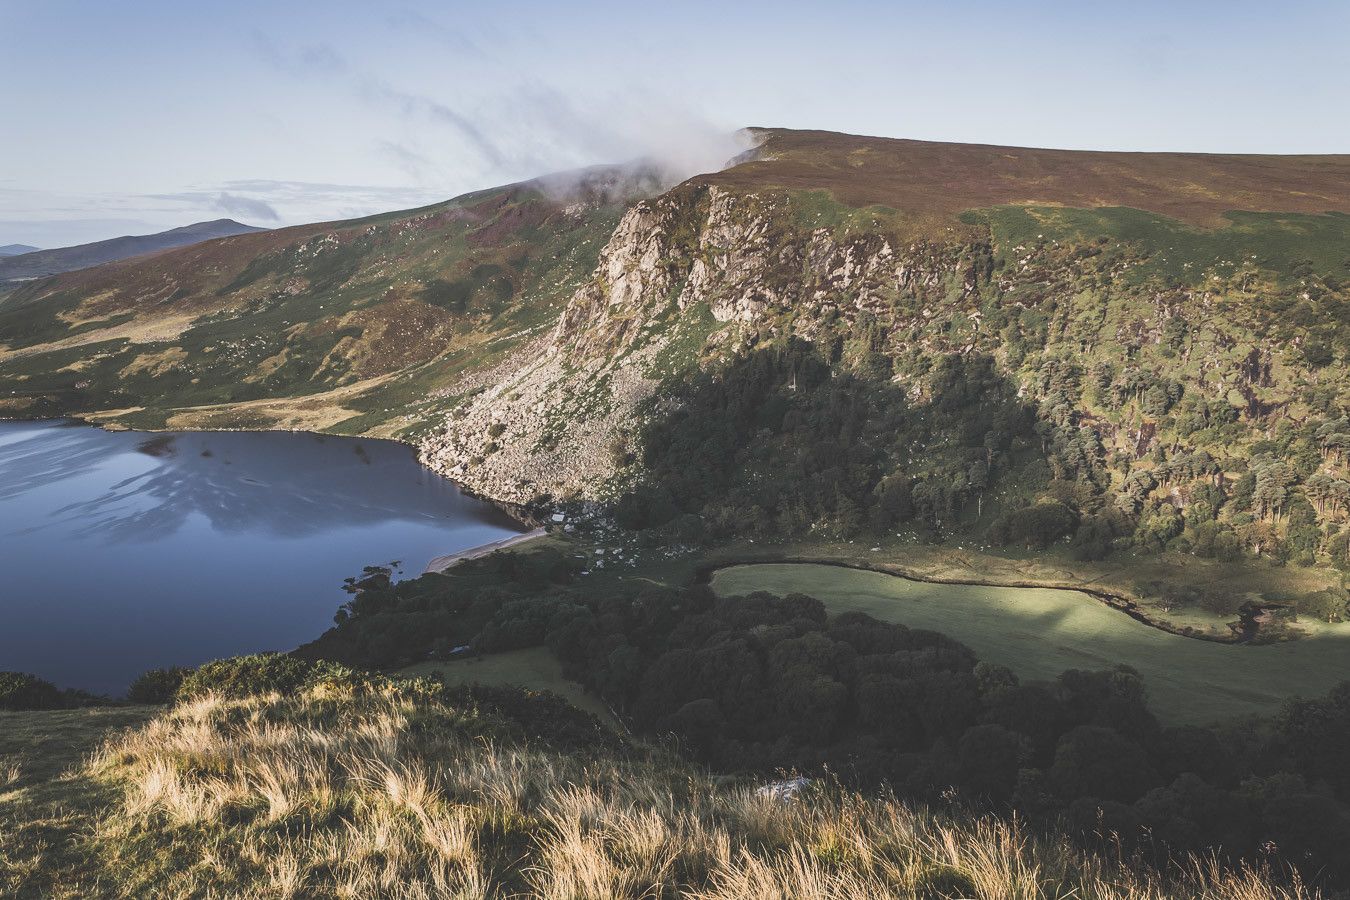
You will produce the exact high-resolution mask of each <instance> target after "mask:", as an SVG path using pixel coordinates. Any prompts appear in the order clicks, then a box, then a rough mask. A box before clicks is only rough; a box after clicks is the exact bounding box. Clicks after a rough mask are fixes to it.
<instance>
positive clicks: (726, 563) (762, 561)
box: [694, 553, 1264, 644]
mask: <svg viewBox="0 0 1350 900" xmlns="http://www.w3.org/2000/svg"><path fill="white" fill-rule="evenodd" d="M757 565H801V566H835V567H837V568H841V569H857V570H858V571H862V572H876V573H878V574H881V575H890V576H893V577H895V578H903V579H905V580H906V581H913V582H918V583H920V584H947V585H969V586H971V587H996V588H1038V589H1041V590H1051V591H1076V592H1078V593H1080V594H1086V595H1087V596H1089V597H1092V598H1093V599H1094V600H1097V601H1098V602H1100V603H1103V604H1105V605H1106V606H1109V607H1111V608H1112V609H1114V610H1116V611H1118V612H1122V613H1124V614H1125V615H1127V616H1129V617H1130V618H1132V619H1134V620H1135V621H1136V622H1140V623H1142V624H1144V625H1147V626H1149V627H1150V628H1156V629H1158V630H1159V631H1164V632H1167V633H1168V634H1175V635H1177V636H1178V637H1185V638H1191V639H1192V640H1197V641H1210V642H1211V643H1215V644H1249V643H1252V639H1253V637H1255V635H1256V632H1257V627H1256V617H1257V616H1258V615H1260V613H1261V612H1262V611H1263V610H1264V608H1263V607H1257V606H1252V607H1249V608H1246V609H1244V610H1243V611H1242V612H1241V618H1240V621H1239V622H1238V623H1236V624H1230V625H1229V628H1231V629H1232V632H1231V633H1229V634H1213V633H1208V632H1203V631H1199V630H1197V629H1195V628H1191V627H1190V626H1187V625H1173V624H1171V623H1169V622H1161V621H1159V620H1157V619H1155V618H1153V617H1152V616H1150V615H1149V614H1148V613H1146V612H1144V611H1143V609H1141V608H1140V607H1139V604H1138V603H1136V602H1135V601H1134V600H1133V599H1132V598H1130V597H1128V596H1126V595H1125V594H1119V593H1115V592H1112V591H1107V590H1103V589H1101V588H1094V587H1081V586H1078V585H1073V584H1066V583H1063V582H1047V581H1021V580H999V581H992V580H988V579H983V580H982V579H977V578H940V577H934V576H927V575H919V574H917V573H916V572H914V571H912V570H909V569H906V568H905V567H904V566H900V565H896V564H895V563H867V562H846V561H844V560H839V559H825V558H815V557H800V556H798V557H792V556H787V555H784V554H774V553H763V554H750V555H746V556H739V557H733V558H731V559H729V560H726V559H722V560H718V561H716V562H710V563H705V564H703V565H701V566H699V567H698V568H697V569H696V570H694V583H695V584H711V583H712V579H713V576H714V575H716V574H717V572H719V571H720V570H722V569H730V568H734V567H736V566H757Z"/></svg>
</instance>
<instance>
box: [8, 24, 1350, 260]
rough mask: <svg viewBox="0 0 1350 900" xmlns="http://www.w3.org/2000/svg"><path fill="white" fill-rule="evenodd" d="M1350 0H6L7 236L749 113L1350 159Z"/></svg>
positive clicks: (112, 222) (191, 213) (465, 181)
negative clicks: (804, 0) (1279, 0)
mask: <svg viewBox="0 0 1350 900" xmlns="http://www.w3.org/2000/svg"><path fill="white" fill-rule="evenodd" d="M1347 46H1350V3H1347V2H1345V0H1338V2H1297V0H1295V2H1289V3H1283V4H1279V5H1277V4H1273V3H1271V4H1266V3H1249V2H1244V0H1234V2H1225V3H1220V2H1209V0H1203V2H1186V0H1173V2H1170V3H1161V2H1152V0H1144V2H1135V3H1129V4H1125V3H1111V4H1106V3H1087V2H1077V3H1067V2H1034V0H1032V2H1022V3H994V2H988V0H984V2H975V0H967V2H962V0H956V2H947V3H934V2H925V3H910V2H893V3H862V2H853V0H833V2H830V3H817V4H797V3H792V2H786V0H785V2H778V3H758V2H753V0H750V2H728V0H722V2H717V3H678V2H668V3H660V4H647V3H634V2H631V0H630V2H626V3H611V2H576V3H557V2H552V3H534V2H498V3H490V4H489V3H484V2H475V3H451V2H441V3H430V2H407V3H398V2H393V3H375V2H364V3H349V2H344V0H329V2H323V3H317V2H316V3H310V2H296V0H292V2H275V0H274V2H252V0H235V2H230V3H205V2H202V3H198V2H183V0H178V2H159V0H118V2H104V0H86V2H73V0H0V78H2V79H3V84H4V89H3V92H0V123H3V133H2V136H0V244H7V243H11V242H21V243H28V244H35V245H39V246H60V245H62V244H69V243H77V242H81V241H88V240H97V239H101V238H105V237H112V236H115V235H119V234H126V233H144V232H149V231H157V230H161V229H163V228H168V227H173V226H176V225H182V224H187V223H189V222H193V221H200V220H203V219H210V218H220V217H223V216H230V217H233V218H236V219H239V220H241V221H245V222H249V223H252V224H257V225H267V226H275V225H284V224H294V223H297V222H303V221H314V220H319V219H331V218H342V217H348V216H353V215H360V214H366V213H370V212H376V211H381V210H387V209H397V208H403V207H408V206H414V205H417V204H420V203H425V202H430V201H433V200H438V199H443V198H446V197H450V196H454V195H456V194H460V193H464V192H466V191H469V190H474V189H477V188H482V187H487V186H490V185H494V184H501V183H504V182H509V181H513V180H519V179H522V178H526V177H529V176H532V175H535V174H540V173H542V172H545V171H552V170H559V169H566V168H572V167H576V166H581V165H587V164H592V163H598V162H607V161H615V160H620V159H625V158H631V157H633V156H636V155H641V154H644V153H653V152H655V153H662V154H665V155H670V156H673V157H675V158H677V159H679V160H680V161H682V162H683V163H684V164H685V165H686V166H688V167H689V168H691V169H696V168H702V167H706V166H709V165H715V163H714V162H713V161H714V160H719V159H721V158H723V156H722V154H724V153H726V152H727V151H728V150H730V151H732V152H734V149H735V148H734V145H733V144H732V143H731V142H730V140H729V139H728V137H727V135H728V134H729V133H730V132H732V131H734V130H735V129H736V128H739V127H740V126H743V125H750V124H762V125H784V126H793V127H803V128H826V129H831V130H838V131H849V132H855V133H862V134H878V135H888V136H895V137H915V138H925V139H932V140H951V141H978V142H984V143H1002V144H1018V145H1033V146H1054V147H1070V148H1100V149H1122V150H1158V149H1165V150H1186V151H1231V152H1275V153H1290V152H1323V153H1326V152H1340V153H1346V152H1350V116H1347V115H1346V112H1347V110H1350V65H1347V51H1346V47H1347Z"/></svg>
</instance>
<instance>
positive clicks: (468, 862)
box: [0, 686, 1315, 900]
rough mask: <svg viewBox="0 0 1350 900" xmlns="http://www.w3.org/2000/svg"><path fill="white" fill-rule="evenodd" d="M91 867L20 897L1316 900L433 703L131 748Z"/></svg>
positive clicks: (347, 700) (289, 701)
mask: <svg viewBox="0 0 1350 900" xmlns="http://www.w3.org/2000/svg"><path fill="white" fill-rule="evenodd" d="M77 777H79V778H84V779H93V780H95V781H97V782H100V783H101V784H103V785H105V786H108V787H113V788H115V791H114V792H113V796H114V797H116V799H115V800H113V801H112V802H111V803H110V805H109V806H108V807H107V808H105V809H103V810H101V811H98V812H97V813H92V814H91V815H90V816H89V817H88V818H87V820H85V821H83V822H81V823H79V824H78V826H77V827H76V829H75V830H76V832H77V834H76V835H75V836H74V837H73V838H71V839H72V840H74V841H76V842H77V845H78V848H79V853H80V854H81V855H82V859H83V865H77V866H73V867H70V868H68V869H63V870H60V871H56V870H51V869H43V870H40V871H34V870H32V869H31V867H30V868H28V869H17V868H15V867H12V866H10V867H7V866H6V865H5V860H6V859H7V858H8V856H7V855H6V852H5V849H6V848H5V847H4V842H5V836H4V835H0V894H4V895H6V896H9V895H19V896H24V895H32V896H44V897H46V896H55V897H93V896H120V897H141V896H174V897H177V896H210V897H327V896H337V897H394V898H431V897H508V896H520V897H545V898H560V900H561V898H616V897H629V898H638V897H691V898H707V900H722V898H756V900H759V898H764V900H768V898H783V900H787V898H830V900H873V898H880V897H979V898H1070V897H1072V898H1081V900H1092V898H1139V900H1144V898H1150V900H1151V898H1157V900H1162V898H1179V897H1196V898H1199V897H1204V898H1231V900H1248V898H1250V900H1258V898H1274V897H1280V898H1295V897H1311V896H1315V895H1314V894H1312V893H1311V892H1308V891H1305V890H1303V889H1300V888H1298V887H1297V886H1295V887H1292V888H1280V887H1276V886H1273V885H1272V884H1271V883H1270V882H1269V881H1268V880H1267V879H1266V878H1264V877H1263V876H1262V875H1260V874H1259V873H1255V872H1250V871H1246V872H1236V873H1235V872H1229V871H1224V870H1222V869H1220V868H1219V867H1217V866H1213V865H1210V864H1206V863H1202V862H1190V863H1187V864H1185V865H1184V866H1181V867H1179V868H1177V869H1176V870H1175V871H1173V872H1171V873H1169V874H1168V875H1167V876H1166V877H1164V876H1161V875H1159V874H1157V873H1151V872H1147V871H1141V870H1137V869H1133V868H1130V867H1128V866H1123V865H1119V864H1115V863H1110V862H1107V861H1104V860H1102V859H1100V858H1098V857H1094V856H1092V855H1090V854H1084V853H1080V852H1078V851H1076V850H1074V849H1072V848H1071V847H1070V846H1069V845H1068V844H1067V843H1065V842H1063V841H1060V840H1047V839H1043V838H1038V837H1035V836H1033V835H1032V834H1031V833H1029V832H1028V831H1026V830H1024V829H1023V828H1021V827H1020V826H1018V825H1017V824H1012V823H1007V822H1002V821H998V820H995V819H987V818H971V817H963V816H962V815H960V814H959V813H937V812H930V811H925V810H919V809H913V808H910V807H907V806H905V805H903V804H901V803H898V802H896V801H895V800H893V799H891V798H888V797H884V796H883V797H872V798H868V797H862V796H859V795H855V794H851V793H847V792H843V791H837V790H820V791H818V792H808V793H806V794H804V795H803V796H802V797H801V798H800V799H799V800H797V801H795V802H791V803H779V802H775V801H772V800H768V799H765V798H761V797H758V796H756V795H755V793H754V790H753V786H752V785H747V786H741V787H730V788H724V787H719V786H717V785H716V784H715V783H714V782H713V781H712V780H710V779H708V778H706V777H704V776H702V775H701V774H699V773H697V772H694V771H693V770H690V769H687V768H683V767H681V766H679V765H677V764H670V763H661V762H657V761H652V760H641V759H616V758H614V757H612V756H611V757H598V756H590V755H587V754H585V753H577V752H575V751H573V752H565V753H563V752H557V751H549V750H546V749H544V748H528V747H519V746H511V745H508V744H506V743H501V742H498V741H497V740H495V739H494V736H493V734H492V729H491V727H490V724H489V723H487V722H485V721H483V720H481V719H476V718H475V717H474V715H473V714H472V713H466V712H464V711H462V710H455V709H451V708H449V707H447V706H445V705H444V704H443V703H442V701H440V700H439V699H437V697H436V696H435V694H434V692H430V691H427V690H425V689H413V690H412V691H411V692H410V691H409V689H408V688H395V687H389V686H386V687H383V688H377V689H373V690H366V689H362V690H358V691H355V692H353V691H352V690H351V689H350V688H334V687H322V686H321V687H319V688H316V689H314V690H311V691H309V692H307V693H305V694H303V695H301V696H293V697H282V696H278V695H270V696H262V697H254V698H250V699H246V700H222V699H218V698H214V697H211V698H206V699H202V700H198V701H196V702H192V703H188V704H185V705H181V706H179V707H177V708H176V709H173V710H171V711H168V712H166V713H165V714H163V715H162V716H160V717H159V718H157V719H156V720H154V721H153V722H151V723H150V724H149V725H147V726H146V727H144V728H141V729H139V730H136V731H133V732H129V733H128V734H126V735H125V736H123V737H121V738H117V739H114V740H113V741H111V742H110V743H109V744H108V745H107V746H105V747H104V749H103V750H101V751H100V752H99V753H98V754H97V755H96V756H95V757H94V758H93V759H92V760H91V761H90V762H89V763H88V764H87V765H86V766H84V767H83V768H82V769H80V770H79V772H78V776H77Z"/></svg>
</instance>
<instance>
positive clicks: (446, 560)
mask: <svg viewBox="0 0 1350 900" xmlns="http://www.w3.org/2000/svg"><path fill="white" fill-rule="evenodd" d="M547 534H548V529H547V528H544V527H543V526H542V525H541V526H539V527H538V528H535V529H533V530H531V531H526V532H524V533H523V534H515V535H512V536H511V537H506V538H501V539H500V540H496V541H489V542H488V543H486V544H479V545H478V546H477V547H468V548H466V549H464V550H459V551H456V552H455V553H447V554H446V555H444V556H437V557H436V558H435V559H433V560H432V561H431V562H429V563H427V566H426V568H425V569H423V570H422V574H423V575H443V574H445V572H446V571H447V570H449V569H452V568H454V567H455V566H457V565H459V564H460V563H462V562H468V561H469V560H472V559H481V558H483V557H484V556H488V555H489V554H492V553H496V552H497V551H498V550H506V549H509V548H511V547H515V546H517V545H519V544H524V543H526V542H528V541H533V540H536V539H538V538H541V537H544V536H546V535H547Z"/></svg>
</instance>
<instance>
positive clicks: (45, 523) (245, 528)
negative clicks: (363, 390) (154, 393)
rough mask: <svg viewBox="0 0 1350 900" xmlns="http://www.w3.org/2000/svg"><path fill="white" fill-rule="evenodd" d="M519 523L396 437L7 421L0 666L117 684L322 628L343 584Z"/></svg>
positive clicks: (1, 457)
mask: <svg viewBox="0 0 1350 900" xmlns="http://www.w3.org/2000/svg"><path fill="white" fill-rule="evenodd" d="M520 530H521V528H520V526H519V525H517V523H516V522H515V521H514V520H512V519H511V518H510V517H509V516H507V515H505V514H504V513H502V512H501V511H500V510H498V509H496V508H495V507H493V506H491V505H490V504H487V503H483V502H481V501H478V500H475V499H473V498H471V497H467V496H465V495H463V494H461V493H460V492H459V490H458V489H457V488H456V487H455V485H454V484H453V483H452V482H450V481H448V480H446V479H444V478H441V477H440V476H438V475H436V474H435V473H433V472H431V471H430V470H428V469H426V468H424V467H423V466H421V465H420V464H419V463H418V462H417V460H416V458H415V457H414V455H413V452H412V450H411V449H410V448H408V447H406V446H404V445H402V444H398V443H395V442H392V441H378V440H366V439H360V438H340V437H329V436H325V435H315V434H303V433H287V432H261V433H259V432H189V433H154V434H149V433H143V432H127V431H123V432H110V431H103V430H102V429H99V428H94V427H91V426H87V425H82V424H78V423H73V422H68V421H47V422H0V568H2V571H3V576H0V577H3V579H4V580H3V582H2V583H0V616H2V617H3V618H2V619H0V670H16V671H21V672H33V673H36V674H38V675H40V676H42V677H43V678H46V679H49V680H51V681H54V682H56V683H57V684H58V685H60V686H62V687H76V688H82V689H84V690H90V691H96V692H100V693H110V694H115V695H117V694H121V693H122V692H123V691H124V690H125V688H126V686H127V684H128V683H129V682H130V681H131V679H132V678H133V677H135V676H136V675H137V674H139V673H140V672H142V671H144V670H145V669H148V668H153V667H160V666H169V665H193V664H196V663H200V662H203V661H205V660H208V659H216V658H219V657H222V656H232V655H237V654H241V653H251V652H255V651H259V650H289V649H291V648H293V647H295V646H297V645H298V644H301V643H303V642H305V641H307V640H310V639H311V638H314V637H316V636H318V635H319V634H320V633H321V632H322V631H323V630H324V629H325V628H327V627H328V626H329V625H331V624H332V618H333V613H334V612H335V611H336V610H337V607H338V606H339V605H341V604H342V603H343V602H345V601H346V600H347V599H348V595H347V594H346V593H344V592H343V590H342V582H343V579H344V578H345V577H347V576H352V575H358V574H360V571H361V567H362V566H364V565H387V564H389V563H391V562H393V561H395V560H397V561H400V563H401V566H400V567H401V569H402V572H403V574H404V576H405V577H411V576H416V575H418V574H421V572H422V569H423V567H424V566H425V565H426V563H427V562H428V561H430V560H431V559H432V558H433V557H436V556H440V555H442V554H446V553H452V552H455V551H457V550H463V549H466V548H469V547H474V546H477V545H479V544H484V543H487V542H489V541H494V540H498V539H500V538H503V537H508V536H510V535H511V534H514V533H517V532H519V531H520Z"/></svg>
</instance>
